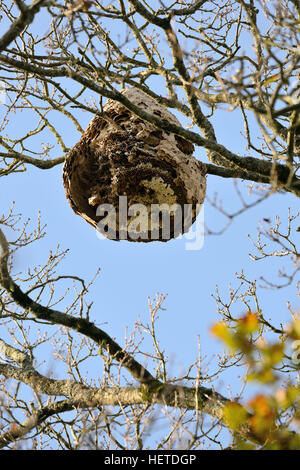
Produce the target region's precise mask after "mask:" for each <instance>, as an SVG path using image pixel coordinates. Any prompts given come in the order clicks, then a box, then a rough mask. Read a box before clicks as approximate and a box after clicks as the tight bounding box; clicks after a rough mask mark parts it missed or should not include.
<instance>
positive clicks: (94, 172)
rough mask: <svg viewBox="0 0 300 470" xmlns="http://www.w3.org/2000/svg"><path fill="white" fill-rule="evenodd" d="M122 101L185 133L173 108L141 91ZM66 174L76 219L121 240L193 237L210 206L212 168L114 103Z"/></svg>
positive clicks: (91, 128) (71, 157)
mask: <svg viewBox="0 0 300 470" xmlns="http://www.w3.org/2000/svg"><path fill="white" fill-rule="evenodd" d="M122 93H123V94H124V95H125V96H126V97H127V98H128V99H129V100H130V101H131V102H132V103H133V104H135V105H136V106H138V107H139V108H141V109H143V110H145V111H147V112H148V113H149V114H151V115H154V116H156V117H159V118H161V119H162V120H165V121H168V122H170V123H173V124H176V125H178V126H180V123H179V121H178V120H177V119H176V117H175V116H173V114H171V113H170V112H169V111H168V110H167V109H166V108H165V107H163V106H161V105H160V104H158V103H157V102H156V101H155V100H154V99H153V98H151V97H149V96H148V95H146V94H145V93H143V92H141V91H140V90H138V89H136V88H128V89H125V90H123V91H122ZM103 111H104V112H103V114H102V115H97V116H95V117H94V118H93V119H92V121H91V122H90V124H89V125H88V127H87V129H86V131H85V132H84V134H83V135H82V137H81V139H80V141H79V142H78V143H77V144H76V145H75V146H74V147H73V148H72V149H71V150H70V151H69V153H68V155H67V158H66V162H65V165H64V169H63V181H64V186H65V190H66V196H67V199H68V201H69V203H70V205H71V207H72V209H73V210H74V212H75V213H76V214H79V215H81V217H83V218H84V219H85V220H86V221H87V222H89V223H90V224H91V225H93V226H94V227H96V228H97V229H98V230H99V231H100V232H101V233H102V234H103V235H104V236H106V237H107V238H110V239H114V240H121V239H126V240H129V241H143V242H149V241H155V240H159V241H167V240H169V239H171V238H174V237H176V236H178V235H179V234H180V233H184V232H186V231H188V230H189V228H190V227H191V225H192V223H193V222H194V221H195V220H196V217H197V214H198V213H199V210H200V207H201V204H202V203H203V201H204V198H205V192H206V180H205V165H204V164H203V163H201V162H199V161H198V160H196V159H195V158H194V157H193V155H192V154H193V151H194V146H193V144H191V143H190V142H188V141H187V140H185V139H183V138H182V137H180V136H177V135H174V134H171V133H168V132H165V131H161V130H159V129H157V128H155V127H154V126H153V125H152V124H150V123H148V122H145V121H143V120H141V119H140V118H139V117H138V116H136V115H134V114H133V113H131V112H130V111H129V110H128V109H127V108H125V107H124V106H123V105H122V104H120V103H119V102H117V101H113V100H108V101H107V103H106V104H105V106H104V108H103Z"/></svg>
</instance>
